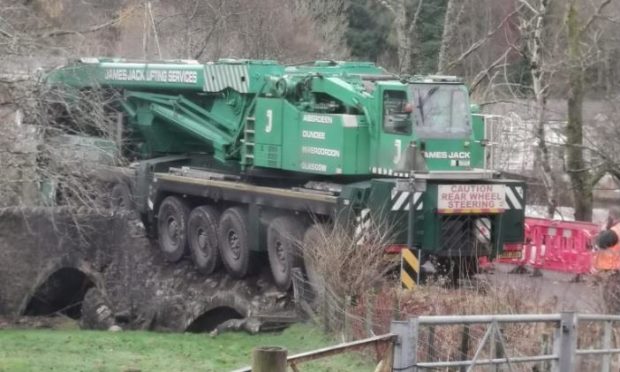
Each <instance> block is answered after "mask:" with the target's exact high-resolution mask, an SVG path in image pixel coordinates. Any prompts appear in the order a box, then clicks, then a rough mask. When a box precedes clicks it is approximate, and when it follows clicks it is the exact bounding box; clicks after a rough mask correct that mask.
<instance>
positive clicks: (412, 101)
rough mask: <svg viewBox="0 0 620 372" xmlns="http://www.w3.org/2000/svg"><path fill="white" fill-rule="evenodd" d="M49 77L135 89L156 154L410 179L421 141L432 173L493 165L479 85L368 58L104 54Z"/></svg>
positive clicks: (131, 94)
mask: <svg viewBox="0 0 620 372" xmlns="http://www.w3.org/2000/svg"><path fill="white" fill-rule="evenodd" d="M48 81H49V82H50V83H52V84H56V83H61V84H66V85H69V86H72V87H77V88H86V87H92V86H95V85H99V86H102V87H113V88H119V89H123V91H124V95H123V100H122V106H123V108H124V111H125V113H126V114H127V116H128V119H129V123H130V124H131V126H132V128H135V129H137V132H139V133H140V135H141V136H142V138H143V148H142V153H143V156H144V157H145V158H152V157H155V156H159V155H164V154H174V153H192V152H211V153H213V154H214V155H215V157H216V158H217V159H219V160H221V161H223V162H224V161H226V162H230V161H234V162H238V163H239V165H240V166H242V167H244V168H247V167H263V168H275V169H283V170H288V171H294V172H304V173H315V174H322V175H368V174H380V175H385V176H395V175H398V176H400V177H408V176H409V174H410V172H411V171H413V164H411V162H410V160H411V154H410V153H409V152H410V148H411V144H412V143H413V144H416V145H417V146H418V148H420V149H421V150H422V151H423V152H425V153H426V154H429V156H427V157H426V166H427V167H428V170H429V171H434V170H439V171H448V170H467V169H471V168H482V166H483V157H482V154H483V151H481V143H480V138H475V136H474V135H475V131H473V130H472V117H471V113H470V111H469V100H468V93H467V89H466V87H465V86H464V85H463V84H462V83H459V82H456V81H455V80H454V79H451V80H449V81H447V82H446V79H445V78H438V79H433V78H417V77H413V78H408V79H403V80H401V79H399V78H397V77H395V76H392V75H389V74H387V73H386V72H385V71H384V70H383V69H381V68H378V67H376V66H374V65H373V64H370V63H362V62H340V63H331V62H316V63H315V64H313V65H309V66H298V67H285V66H282V65H279V64H276V63H275V62H271V61H247V60H242V61H228V60H224V61H220V62H216V63H211V64H204V65H203V64H197V63H191V62H186V63H182V62H169V63H163V62H162V63H133V62H125V61H123V60H111V59H110V60H106V59H97V60H91V61H90V63H79V64H76V65H73V66H69V67H65V68H63V69H60V70H57V71H55V72H54V73H52V74H51V75H50V76H49V77H48ZM414 108H415V110H414ZM474 149H475V150H474Z"/></svg>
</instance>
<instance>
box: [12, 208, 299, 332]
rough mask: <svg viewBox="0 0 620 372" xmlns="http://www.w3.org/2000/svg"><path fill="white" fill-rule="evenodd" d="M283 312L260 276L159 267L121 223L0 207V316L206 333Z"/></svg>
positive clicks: (152, 249) (285, 303)
mask: <svg viewBox="0 0 620 372" xmlns="http://www.w3.org/2000/svg"><path fill="white" fill-rule="evenodd" d="M290 308H291V304H290V300H289V296H286V295H285V294H283V293H281V292H278V291H277V290H276V289H275V288H274V287H273V286H272V284H271V282H270V279H269V276H268V273H261V274H260V275H258V276H256V277H252V278H248V279H247V280H244V281H235V280H232V279H230V278H229V277H227V276H226V275H225V274H224V273H216V274H214V275H211V276H209V277H205V276H202V275H201V274H199V273H198V272H197V271H196V270H194V268H193V267H192V264H191V263H190V262H189V260H183V261H181V262H179V263H175V264H172V263H167V262H165V261H164V260H163V259H162V257H161V255H160V254H159V251H158V249H157V248H156V246H155V245H154V244H151V242H149V240H148V239H146V238H145V237H144V234H143V229H142V228H141V224H140V223H139V222H138V221H136V220H135V219H131V218H130V217H129V216H105V215H101V214H96V213H89V212H88V211H85V212H80V213H75V212H70V211H69V210H67V209H63V208H26V209H24V208H3V209H0V315H4V316H9V317H11V316H15V317H17V316H22V315H53V314H64V315H66V316H69V317H72V318H75V319H78V318H80V319H81V324H82V325H83V326H85V327H88V328H100V329H105V328H108V327H110V326H112V325H119V326H121V327H123V328H131V329H158V330H173V331H185V330H189V331H211V330H213V329H215V327H216V326H217V325H218V324H220V323H222V322H223V321H225V320H229V319H233V318H238V319H240V318H248V317H250V318H251V319H257V318H256V317H260V316H261V315H262V314H267V313H269V314H274V313H278V314H283V313H286V314H289V315H290V312H287V311H288V310H289V309H290ZM240 323H242V322H239V323H238V324H240ZM247 324H253V327H257V325H256V324H257V322H247V323H244V324H243V325H244V326H247Z"/></svg>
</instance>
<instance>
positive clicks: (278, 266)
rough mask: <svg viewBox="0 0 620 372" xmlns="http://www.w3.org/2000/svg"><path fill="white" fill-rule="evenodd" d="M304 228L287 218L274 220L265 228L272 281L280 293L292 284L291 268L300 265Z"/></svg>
mask: <svg viewBox="0 0 620 372" xmlns="http://www.w3.org/2000/svg"><path fill="white" fill-rule="evenodd" d="M303 228H304V226H303V223H302V222H301V221H299V219H297V218H295V217H289V216H281V217H276V218H274V219H273V220H272V221H271V222H270V223H269V226H268V227H267V253H268V256H269V267H270V268H271V274H272V275H273V280H274V282H275V284H276V287H278V289H279V290H281V291H288V290H289V289H290V288H291V285H292V284H293V268H295V267H300V266H301V265H302V261H303V259H302V256H301V244H302V239H303V233H304V230H303Z"/></svg>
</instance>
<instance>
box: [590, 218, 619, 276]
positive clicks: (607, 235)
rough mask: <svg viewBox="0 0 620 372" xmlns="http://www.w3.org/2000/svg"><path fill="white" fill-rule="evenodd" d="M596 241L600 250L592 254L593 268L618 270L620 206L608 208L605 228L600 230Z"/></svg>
mask: <svg viewBox="0 0 620 372" xmlns="http://www.w3.org/2000/svg"><path fill="white" fill-rule="evenodd" d="M596 243H597V244H596V245H597V246H598V247H599V248H600V250H599V251H598V252H596V253H595V254H594V269H596V270H598V271H609V270H620V208H618V207H611V208H610V209H609V217H608V218H607V230H603V231H601V233H600V234H599V235H598V237H597V239H596Z"/></svg>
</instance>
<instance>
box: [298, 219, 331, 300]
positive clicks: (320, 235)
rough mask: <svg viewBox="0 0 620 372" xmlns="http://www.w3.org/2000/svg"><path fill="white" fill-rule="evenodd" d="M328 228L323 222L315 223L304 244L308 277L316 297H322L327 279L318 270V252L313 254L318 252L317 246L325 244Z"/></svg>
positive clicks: (307, 232)
mask: <svg viewBox="0 0 620 372" xmlns="http://www.w3.org/2000/svg"><path fill="white" fill-rule="evenodd" d="M327 228H328V227H327V226H325V225H322V224H313V225H312V226H310V227H309V228H308V229H307V230H306V233H305V234H304V239H303V244H302V246H303V257H304V260H303V261H304V269H305V272H306V277H307V278H308V282H310V286H311V287H312V291H313V292H314V295H315V297H316V298H320V297H321V296H322V295H323V292H324V291H325V281H324V280H323V277H322V275H321V273H320V272H319V271H318V270H317V268H318V265H320V262H317V261H318V257H317V254H313V252H316V249H317V248H316V247H320V245H321V244H325V242H324V240H325V231H326V230H325V229H327ZM316 298H315V300H316Z"/></svg>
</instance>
